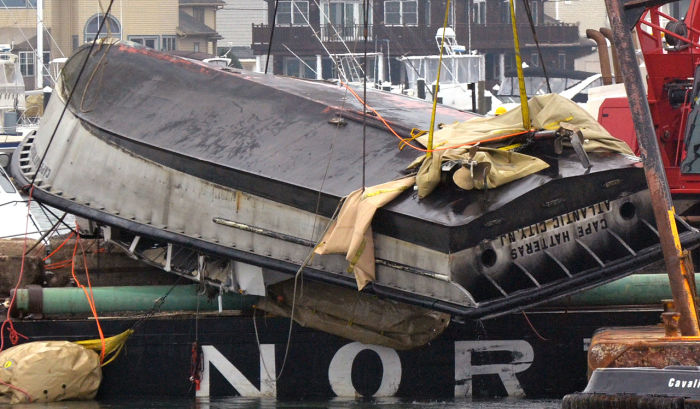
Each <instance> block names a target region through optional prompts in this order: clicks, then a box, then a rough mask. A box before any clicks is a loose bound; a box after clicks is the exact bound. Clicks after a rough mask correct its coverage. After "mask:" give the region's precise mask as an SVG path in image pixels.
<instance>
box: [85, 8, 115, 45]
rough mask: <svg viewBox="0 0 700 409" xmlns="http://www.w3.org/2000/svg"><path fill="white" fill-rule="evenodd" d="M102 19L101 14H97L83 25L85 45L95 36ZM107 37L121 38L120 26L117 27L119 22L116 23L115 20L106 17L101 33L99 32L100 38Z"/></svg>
mask: <svg viewBox="0 0 700 409" xmlns="http://www.w3.org/2000/svg"><path fill="white" fill-rule="evenodd" d="M103 19H104V15H103V14H97V15H95V16H93V17H91V18H90V19H89V20H88V21H87V23H85V42H86V43H87V42H90V41H93V40H94V39H95V36H96V35H97V30H98V29H99V28H100V24H102V20H103ZM108 36H109V37H114V38H119V39H121V38H122V33H121V25H119V21H117V19H116V18H114V17H112V16H108V17H107V20H105V22H104V25H103V26H102V31H101V32H100V38H105V37H108Z"/></svg>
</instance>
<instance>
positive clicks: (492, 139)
mask: <svg viewBox="0 0 700 409" xmlns="http://www.w3.org/2000/svg"><path fill="white" fill-rule="evenodd" d="M343 86H345V87H346V88H347V89H348V90H349V91H350V93H352V95H354V96H355V98H356V99H357V100H358V101H360V102H362V97H361V96H359V95H357V93H356V92H355V91H354V90H353V89H352V88H350V87H349V86H348V85H347V84H343ZM367 107H368V108H369V109H370V111H372V112H373V113H374V115H375V116H376V117H377V119H379V121H381V122H382V123H383V124H384V126H386V127H387V129H389V131H390V132H391V133H392V134H393V135H394V136H395V137H396V138H397V139H398V140H399V141H400V142H401V143H402V144H403V145H406V146H408V147H409V148H411V149H414V150H417V151H420V152H425V153H428V152H437V151H446V150H449V149H456V148H461V147H463V146H472V145H475V144H476V143H477V142H466V143H462V144H459V145H452V146H446V147H440V148H433V149H426V148H421V147H420V146H414V145H412V144H411V139H407V138H403V137H402V136H401V135H399V134H398V133H397V132H396V131H395V130H394V128H392V127H391V125H390V124H389V123H388V122H387V121H386V120H385V119H384V117H383V116H382V115H381V114H380V113H379V112H377V110H376V109H374V108H372V106H371V105H367ZM531 131H532V130H530V129H527V130H523V131H517V132H513V133H509V134H504V135H497V136H493V137H490V138H487V139H483V140H481V141H479V142H478V143H488V142H498V141H503V140H505V139H508V138H512V137H515V136H519V135H524V134H526V133H529V132H531ZM403 145H402V146H403Z"/></svg>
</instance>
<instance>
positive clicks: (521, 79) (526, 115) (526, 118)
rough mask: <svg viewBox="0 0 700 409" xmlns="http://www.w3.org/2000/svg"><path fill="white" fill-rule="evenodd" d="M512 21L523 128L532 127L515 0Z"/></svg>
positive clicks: (512, 3)
mask: <svg viewBox="0 0 700 409" xmlns="http://www.w3.org/2000/svg"><path fill="white" fill-rule="evenodd" d="M448 1H449V0H448ZM510 22H511V25H512V26H513V43H514V44H515V67H516V68H517V70H518V83H519V85H520V106H521V109H520V112H521V113H522V115H523V128H524V129H530V109H529V107H528V106H527V91H526V90H525V75H524V74H523V59H522V58H521V57H520V40H519V39H518V27H517V25H516V22H515V4H514V2H513V0H510Z"/></svg>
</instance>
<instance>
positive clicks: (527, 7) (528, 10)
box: [522, 0, 552, 94]
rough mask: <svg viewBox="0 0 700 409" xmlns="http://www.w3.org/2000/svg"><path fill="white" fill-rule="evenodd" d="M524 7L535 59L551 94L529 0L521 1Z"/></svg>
mask: <svg viewBox="0 0 700 409" xmlns="http://www.w3.org/2000/svg"><path fill="white" fill-rule="evenodd" d="M522 1H523V5H524V6H525V14H526V15H527V21H528V22H529V23H530V30H532V38H533V39H534V40H535V46H536V47H537V57H538V58H539V60H540V65H541V66H542V72H543V73H544V79H545V80H546V81H547V92H548V93H550V94H551V93H552V87H551V86H550V85H549V75H547V67H546V66H545V63H544V57H542V50H541V49H540V41H539V40H538V39H537V30H535V22H534V21H533V19H532V9H531V8H530V1H529V0H522Z"/></svg>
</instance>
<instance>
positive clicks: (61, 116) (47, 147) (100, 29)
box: [29, 0, 114, 187]
mask: <svg viewBox="0 0 700 409" xmlns="http://www.w3.org/2000/svg"><path fill="white" fill-rule="evenodd" d="M113 5H114V0H110V1H109V7H107V11H106V12H105V16H104V17H105V18H104V19H103V20H102V21H101V22H100V26H99V27H98V28H97V33H96V34H95V38H94V39H93V40H92V43H91V44H90V49H89V50H88V51H87V55H86V56H85V60H84V61H83V65H82V66H81V67H80V71H79V72H78V75H77V76H76V78H75V82H74V83H73V87H72V88H71V90H70V94H68V98H67V99H66V103H65V104H64V105H63V110H62V111H61V115H60V116H59V117H58V121H57V122H56V125H55V126H54V128H53V132H51V137H50V138H49V142H48V143H47V144H46V149H45V150H44V153H43V154H42V155H41V159H40V160H39V163H38V164H37V166H36V172H34V176H32V180H31V181H30V182H29V185H30V186H32V187H33V186H34V182H35V181H36V177H37V176H38V175H39V170H40V169H41V165H43V164H44V159H46V155H47V154H48V153H49V148H50V147H51V144H52V143H53V139H54V138H55V137H56V132H58V127H59V126H60V125H61V121H62V120H63V116H64V115H65V114H66V111H67V110H68V105H69V104H70V102H71V100H72V99H73V94H75V90H76V89H77V88H78V87H77V85H78V83H79V82H80V77H82V76H83V72H84V71H85V68H86V67H87V63H88V61H89V60H90V56H91V55H92V51H93V50H94V49H95V45H96V44H97V40H98V39H99V38H100V33H102V28H103V27H104V25H105V21H106V20H107V17H109V15H110V13H111V11H112V6H113Z"/></svg>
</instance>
